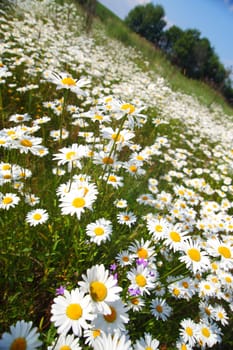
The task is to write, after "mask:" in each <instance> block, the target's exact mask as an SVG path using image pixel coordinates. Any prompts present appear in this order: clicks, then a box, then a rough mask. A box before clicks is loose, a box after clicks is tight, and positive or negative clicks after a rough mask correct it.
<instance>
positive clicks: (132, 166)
mask: <svg viewBox="0 0 233 350" xmlns="http://www.w3.org/2000/svg"><path fill="white" fill-rule="evenodd" d="M129 169H130V170H131V171H132V172H133V173H136V171H137V169H138V168H137V167H136V165H131V166H130V167H129Z"/></svg>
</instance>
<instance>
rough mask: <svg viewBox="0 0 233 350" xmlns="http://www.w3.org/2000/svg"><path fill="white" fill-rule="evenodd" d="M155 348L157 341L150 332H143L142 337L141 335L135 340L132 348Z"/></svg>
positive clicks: (136, 349) (145, 349) (142, 349)
mask: <svg viewBox="0 0 233 350" xmlns="http://www.w3.org/2000/svg"><path fill="white" fill-rule="evenodd" d="M148 349H150V350H157V349H159V341H158V340H157V339H153V338H152V335H151V334H150V333H145V334H144V337H141V338H140V339H139V340H137V341H136V344H135V346H134V350H148Z"/></svg>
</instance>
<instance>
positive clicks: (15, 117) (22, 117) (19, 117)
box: [9, 113, 31, 123]
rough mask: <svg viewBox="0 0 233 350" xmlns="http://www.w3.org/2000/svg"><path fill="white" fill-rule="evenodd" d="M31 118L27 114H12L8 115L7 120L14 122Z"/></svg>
mask: <svg viewBox="0 0 233 350" xmlns="http://www.w3.org/2000/svg"><path fill="white" fill-rule="evenodd" d="M29 120H31V117H30V116H29V114H27V113H25V114H13V115H11V116H10V117H9V121H11V122H15V123H23V122H25V121H29Z"/></svg>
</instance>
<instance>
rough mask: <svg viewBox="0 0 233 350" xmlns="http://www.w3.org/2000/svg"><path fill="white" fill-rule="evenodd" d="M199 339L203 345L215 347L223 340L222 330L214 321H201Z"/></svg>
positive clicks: (198, 331)
mask: <svg viewBox="0 0 233 350" xmlns="http://www.w3.org/2000/svg"><path fill="white" fill-rule="evenodd" d="M197 340H198V342H199V343H200V344H201V346H202V347H206V346H207V347H210V348H211V347H213V346H214V345H215V344H216V343H220V342H221V331H220V329H219V328H218V326H217V325H216V324H214V323H208V322H204V321H201V322H200V323H199V324H198V325H197Z"/></svg>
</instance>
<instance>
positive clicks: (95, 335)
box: [92, 329, 100, 338]
mask: <svg viewBox="0 0 233 350" xmlns="http://www.w3.org/2000/svg"><path fill="white" fill-rule="evenodd" d="M92 335H93V337H94V338H96V337H98V336H99V335H100V329H94V330H93V331H92Z"/></svg>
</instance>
